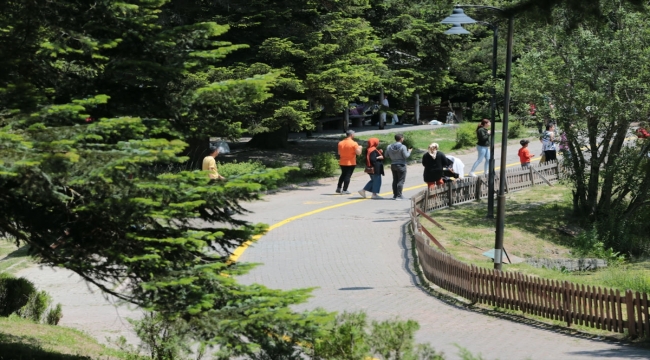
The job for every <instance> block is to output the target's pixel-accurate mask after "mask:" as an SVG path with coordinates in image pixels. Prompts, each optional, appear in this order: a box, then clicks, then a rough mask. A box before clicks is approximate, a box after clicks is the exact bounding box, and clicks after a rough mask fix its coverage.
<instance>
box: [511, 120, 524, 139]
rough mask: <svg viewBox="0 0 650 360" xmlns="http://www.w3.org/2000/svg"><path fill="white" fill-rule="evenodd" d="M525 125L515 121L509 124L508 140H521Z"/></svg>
mask: <svg viewBox="0 0 650 360" xmlns="http://www.w3.org/2000/svg"><path fill="white" fill-rule="evenodd" d="M525 129H526V128H525V127H524V124H523V123H522V122H521V121H513V122H511V123H509V124H508V139H519V138H520V137H522V135H523V134H524V130H525Z"/></svg>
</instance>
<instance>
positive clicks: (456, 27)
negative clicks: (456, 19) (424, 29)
mask: <svg viewBox="0 0 650 360" xmlns="http://www.w3.org/2000/svg"><path fill="white" fill-rule="evenodd" d="M444 33H445V34H447V35H467V34H470V32H469V31H467V30H465V28H463V25H461V24H453V25H452V26H451V29H449V30H447V31H445V32H444Z"/></svg>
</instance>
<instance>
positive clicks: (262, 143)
mask: <svg viewBox="0 0 650 360" xmlns="http://www.w3.org/2000/svg"><path fill="white" fill-rule="evenodd" d="M248 146H250V147H255V148H259V149H269V150H273V149H285V148H286V147H287V146H289V127H288V126H282V127H281V128H280V129H278V130H275V131H272V132H265V133H259V134H255V135H253V138H252V139H251V141H249V142H248Z"/></svg>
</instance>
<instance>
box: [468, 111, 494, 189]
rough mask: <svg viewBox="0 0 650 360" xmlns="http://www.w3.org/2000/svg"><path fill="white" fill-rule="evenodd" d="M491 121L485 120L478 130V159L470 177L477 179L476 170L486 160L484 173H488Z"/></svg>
mask: <svg viewBox="0 0 650 360" xmlns="http://www.w3.org/2000/svg"><path fill="white" fill-rule="evenodd" d="M489 128H490V120H488V119H483V120H481V123H480V124H479V126H478V127H477V128H476V138H477V140H478V141H477V142H476V150H477V151H478V159H476V162H474V165H472V170H470V172H469V176H471V177H476V174H474V170H476V168H477V167H478V166H479V165H480V164H481V161H483V160H484V159H485V165H483V167H484V173H485V174H487V173H488V166H489V165H490V147H489V146H490V130H488V129H489Z"/></svg>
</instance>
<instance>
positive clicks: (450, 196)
mask: <svg viewBox="0 0 650 360" xmlns="http://www.w3.org/2000/svg"><path fill="white" fill-rule="evenodd" d="M447 185H449V187H448V188H447V195H448V196H449V207H451V206H452V205H453V203H452V201H451V200H452V199H453V197H454V196H453V189H452V186H453V185H454V183H453V182H448V183H447Z"/></svg>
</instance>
